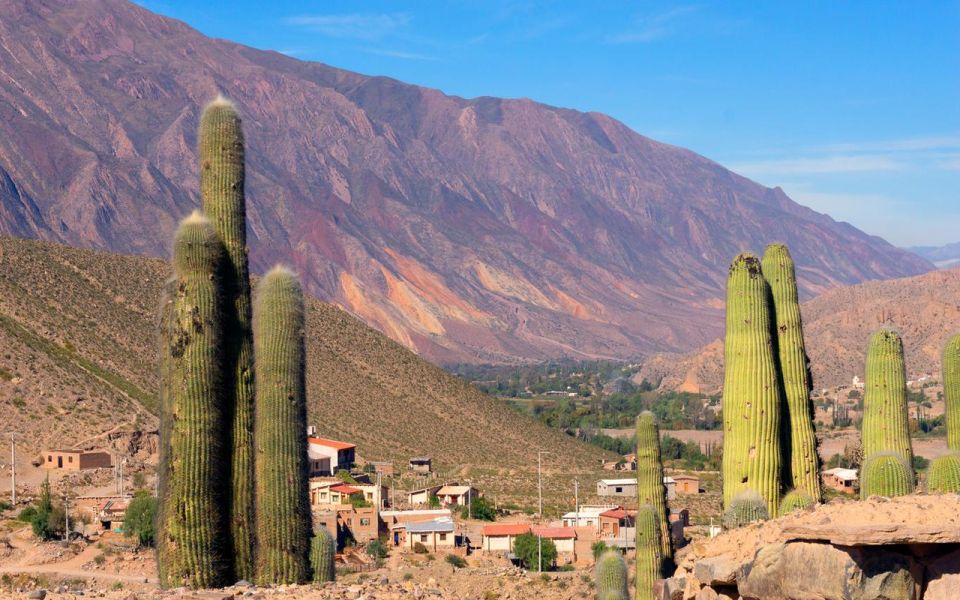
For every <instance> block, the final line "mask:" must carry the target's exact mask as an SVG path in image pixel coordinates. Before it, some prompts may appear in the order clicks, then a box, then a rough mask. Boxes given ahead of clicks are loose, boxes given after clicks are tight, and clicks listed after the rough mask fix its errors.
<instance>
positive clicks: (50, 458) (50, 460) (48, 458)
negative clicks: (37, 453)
mask: <svg viewBox="0 0 960 600" xmlns="http://www.w3.org/2000/svg"><path fill="white" fill-rule="evenodd" d="M47 462H53V457H52V456H50V455H49V454H48V455H47Z"/></svg>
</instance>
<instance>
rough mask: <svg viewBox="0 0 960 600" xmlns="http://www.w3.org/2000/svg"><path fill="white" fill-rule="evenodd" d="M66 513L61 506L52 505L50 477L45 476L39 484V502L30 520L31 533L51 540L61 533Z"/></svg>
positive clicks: (42, 538)
mask: <svg viewBox="0 0 960 600" xmlns="http://www.w3.org/2000/svg"><path fill="white" fill-rule="evenodd" d="M65 517H66V514H65V513H64V511H63V509H62V508H59V510H57V509H55V508H54V506H53V495H52V494H51V493H50V478H49V477H47V478H46V479H44V480H43V483H42V484H40V502H39V503H38V504H37V511H36V512H35V513H34V514H33V517H32V518H31V520H30V525H31V527H32V528H33V535H35V536H37V537H38V538H40V539H41V540H52V539H54V538H56V537H59V536H60V535H62V534H63V528H64V521H65V520H66V518H65Z"/></svg>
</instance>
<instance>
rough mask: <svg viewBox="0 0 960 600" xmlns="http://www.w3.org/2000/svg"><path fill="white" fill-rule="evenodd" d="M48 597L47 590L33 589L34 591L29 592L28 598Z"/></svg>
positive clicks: (37, 599) (31, 599)
mask: <svg viewBox="0 0 960 600" xmlns="http://www.w3.org/2000/svg"><path fill="white" fill-rule="evenodd" d="M46 597H47V590H33V591H32V592H30V593H29V594H27V598H30V600H43V599H44V598H46Z"/></svg>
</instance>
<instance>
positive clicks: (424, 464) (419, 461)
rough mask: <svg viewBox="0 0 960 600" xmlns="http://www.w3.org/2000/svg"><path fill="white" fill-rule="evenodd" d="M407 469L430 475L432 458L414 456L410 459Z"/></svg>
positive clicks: (418, 473)
mask: <svg viewBox="0 0 960 600" xmlns="http://www.w3.org/2000/svg"><path fill="white" fill-rule="evenodd" d="M407 469H408V470H410V471H413V472H414V473H416V474H417V475H430V474H431V473H433V459H431V458H430V457H429V456H415V457H413V458H411V459H410V463H409V464H408V465H407Z"/></svg>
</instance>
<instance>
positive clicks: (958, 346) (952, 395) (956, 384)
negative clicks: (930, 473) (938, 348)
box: [943, 333, 960, 452]
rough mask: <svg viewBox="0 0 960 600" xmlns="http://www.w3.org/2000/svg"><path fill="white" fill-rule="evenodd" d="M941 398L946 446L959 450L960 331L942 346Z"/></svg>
mask: <svg viewBox="0 0 960 600" xmlns="http://www.w3.org/2000/svg"><path fill="white" fill-rule="evenodd" d="M943 398H944V400H945V402H946V408H945V416H946V420H947V447H948V448H950V449H951V450H953V451H955V452H960V333H958V334H955V335H953V336H951V338H950V339H949V340H947V344H946V346H944V347H943Z"/></svg>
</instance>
